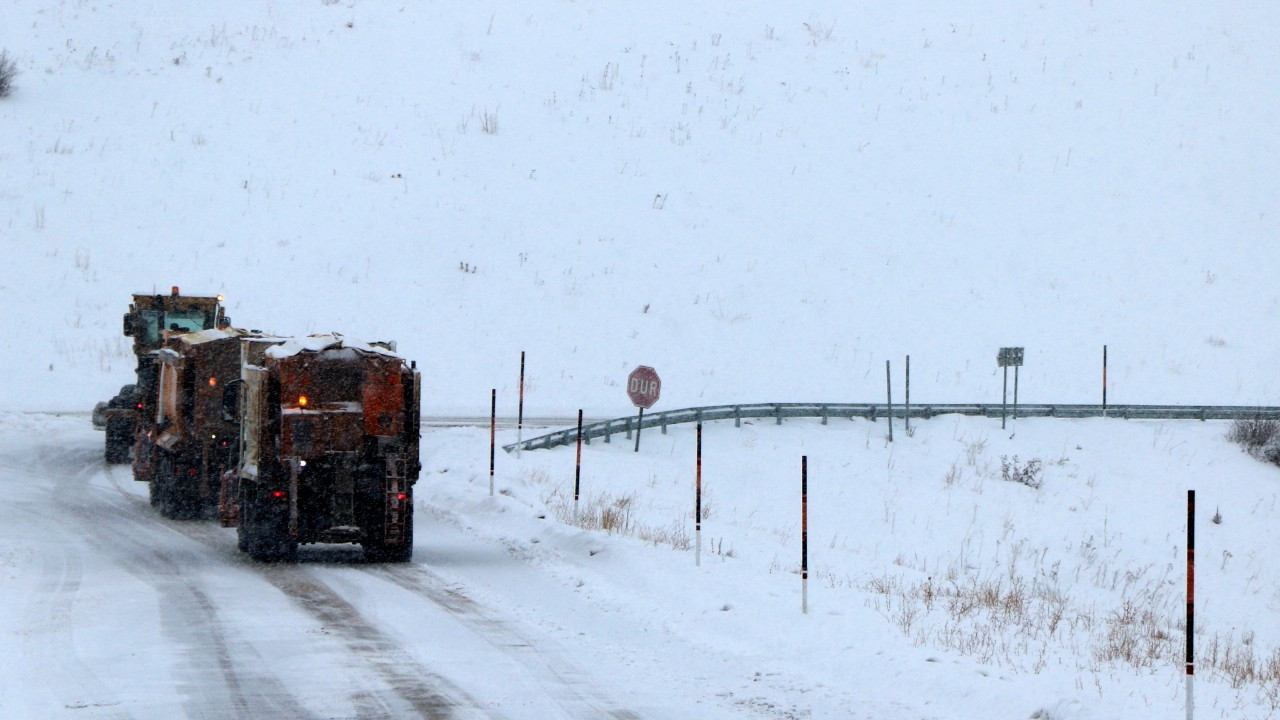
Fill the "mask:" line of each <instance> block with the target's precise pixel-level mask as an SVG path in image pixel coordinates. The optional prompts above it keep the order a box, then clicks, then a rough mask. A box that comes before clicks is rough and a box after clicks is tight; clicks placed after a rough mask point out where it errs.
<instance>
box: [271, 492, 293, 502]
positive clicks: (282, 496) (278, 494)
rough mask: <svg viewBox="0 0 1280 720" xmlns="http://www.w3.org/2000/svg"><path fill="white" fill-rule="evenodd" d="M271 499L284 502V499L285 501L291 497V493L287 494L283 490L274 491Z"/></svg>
mask: <svg viewBox="0 0 1280 720" xmlns="http://www.w3.org/2000/svg"><path fill="white" fill-rule="evenodd" d="M271 497H273V498H276V499H277V500H283V499H285V498H287V497H289V493H287V492H285V491H283V490H273V491H272V492H271Z"/></svg>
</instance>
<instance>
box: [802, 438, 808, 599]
mask: <svg viewBox="0 0 1280 720" xmlns="http://www.w3.org/2000/svg"><path fill="white" fill-rule="evenodd" d="M800 612H801V613H803V614H805V615H808V614H809V456H808V455H801V456H800Z"/></svg>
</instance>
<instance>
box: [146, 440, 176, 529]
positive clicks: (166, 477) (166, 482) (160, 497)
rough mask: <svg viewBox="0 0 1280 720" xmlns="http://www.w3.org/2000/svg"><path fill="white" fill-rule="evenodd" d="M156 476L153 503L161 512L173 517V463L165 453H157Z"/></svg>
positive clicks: (153, 484)
mask: <svg viewBox="0 0 1280 720" xmlns="http://www.w3.org/2000/svg"><path fill="white" fill-rule="evenodd" d="M155 468H156V473H155V477H154V478H153V479H152V480H151V504H152V505H155V507H156V509H157V510H159V511H160V514H161V515H163V516H165V517H173V464H172V463H171V462H169V458H168V456H167V455H165V454H164V453H156V458H155Z"/></svg>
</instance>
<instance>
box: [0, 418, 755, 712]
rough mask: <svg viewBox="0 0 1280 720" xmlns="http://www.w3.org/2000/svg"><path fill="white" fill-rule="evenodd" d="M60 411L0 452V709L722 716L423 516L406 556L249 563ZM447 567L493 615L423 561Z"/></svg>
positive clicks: (573, 605) (580, 607)
mask: <svg viewBox="0 0 1280 720" xmlns="http://www.w3.org/2000/svg"><path fill="white" fill-rule="evenodd" d="M74 422H78V420H76V419H69V418H53V417H38V418H35V419H32V420H31V421H30V427H29V428H27V429H28V430H29V431H30V432H29V433H25V435H26V436H25V437H23V438H16V437H13V436H10V437H9V440H10V442H6V443H5V445H4V447H3V449H2V450H0V493H2V494H3V496H4V497H5V498H6V502H5V504H4V505H3V509H2V510H0V514H2V515H3V516H4V522H3V523H2V524H0V543H2V546H3V550H2V551H0V552H2V553H3V554H0V573H3V575H2V576H0V577H2V578H3V582H4V584H5V586H6V588H5V590H4V592H3V594H4V596H5V600H6V602H5V606H6V612H5V613H4V617H3V625H4V630H5V631H6V633H8V634H10V636H11V637H19V638H21V642H20V643H19V645H18V646H17V647H13V648H11V651H10V652H7V653H6V658H7V660H6V662H5V667H4V668H3V673H0V684H2V686H3V692H2V693H0V715H4V716H7V717H12V716H15V715H13V713H14V712H25V711H28V710H30V709H38V710H39V711H40V714H41V715H43V716H46V717H59V716H63V717H143V718H145V717H245V718H248V717H291V718H292V717H299V718H305V717H317V718H337V717H362V718H370V717H410V716H417V717H432V718H473V717H479V718H510V719H512V720H516V719H518V718H557V717H561V718H582V719H584V720H585V719H586V718H639V717H645V718H650V717H697V716H704V717H724V716H731V715H732V714H733V713H732V712H731V711H730V710H728V709H726V708H715V709H710V708H708V709H707V710H706V711H705V712H703V713H701V714H700V713H699V711H698V710H697V709H696V708H688V707H678V706H677V705H676V703H675V701H672V704H670V705H668V704H666V702H665V701H664V697H666V695H665V694H664V693H661V692H656V691H654V690H655V688H659V687H662V686H663V685H665V684H667V682H668V681H667V678H664V677H661V673H662V672H664V669H665V668H664V661H663V659H662V658H656V659H646V660H641V658H640V657H639V655H640V654H643V653H644V649H642V648H636V647H629V645H630V643H628V642H625V641H624V638H626V637H628V636H627V635H626V633H623V634H621V635H618V636H617V637H614V638H611V637H610V633H609V631H608V630H607V628H608V627H609V625H610V623H609V622H608V619H607V618H602V617H599V615H600V613H599V612H598V611H595V610H593V609H591V608H590V607H588V606H587V605H586V604H585V603H583V602H582V600H581V598H579V597H576V596H575V595H574V594H573V593H570V592H567V591H565V590H564V589H563V588H562V587H561V586H559V585H558V584H556V583H554V582H547V581H546V580H545V579H542V578H540V577H538V574H537V573H536V572H534V571H532V570H530V569H529V568H528V567H527V566H526V565H525V564H524V563H522V562H521V561H520V560H519V559H518V558H517V557H515V556H513V554H512V553H510V552H508V551H507V550H506V549H504V548H503V547H501V546H495V545H493V544H491V543H485V542H483V541H480V540H477V539H474V538H471V537H469V536H468V535H467V534H466V533H465V532H464V529H463V528H460V527H457V526H455V525H453V524H451V523H449V522H447V521H443V522H442V521H440V518H434V517H432V513H431V512H430V511H429V510H427V511H426V512H422V513H421V515H420V517H419V520H418V540H417V544H418V547H419V555H418V559H417V561H416V562H415V563H413V564H411V565H403V566H371V565H366V564H364V562H363V560H362V556H361V553H360V552H359V549H358V548H357V547H356V546H350V547H349V548H348V547H343V546H334V547H328V546H326V547H304V548H303V551H302V553H301V561H300V562H299V563H298V564H296V565H261V564H257V563H254V562H252V561H250V560H249V559H248V558H247V557H245V556H243V555H241V554H240V553H239V552H237V550H236V543H235V534H234V531H231V530H227V529H223V528H220V527H218V526H217V525H216V524H215V523H212V522H208V521H204V522H177V521H171V520H166V519H164V518H161V517H160V516H159V515H158V514H157V513H156V512H154V511H153V510H152V508H151V507H150V506H149V504H148V502H147V499H146V494H145V490H146V488H145V486H144V485H137V484H134V482H133V480H132V477H131V475H130V473H129V468H128V467H127V466H104V465H103V463H102V459H101V449H100V442H101V436H100V434H95V433H93V432H92V431H86V430H83V429H81V428H80V427H78V426H75V425H73V424H72V423H74ZM85 427H87V424H86V425H85ZM462 564H465V565H467V566H468V567H471V568H478V569H479V571H478V572H477V573H476V576H477V578H478V580H479V582H480V584H481V587H480V589H481V590H482V591H483V592H486V593H500V594H501V595H503V596H504V597H505V598H506V600H505V602H506V603H510V606H507V605H504V608H507V609H506V610H504V611H499V610H496V609H494V608H492V607H487V606H486V605H484V604H482V603H480V602H478V601H477V600H475V599H474V598H473V597H471V595H470V594H469V589H468V587H467V586H465V585H464V584H461V583H459V582H457V581H456V579H454V580H447V579H445V578H444V577H442V575H441V574H438V573H437V572H435V571H433V570H432V569H431V568H432V567H433V566H437V565H438V566H441V567H442V568H445V569H448V568H449V567H450V566H453V568H454V569H456V568H457V566H458V565H462ZM485 582H488V583H490V585H489V586H488V587H484V583H485ZM512 607H514V608H521V607H523V608H526V609H527V614H526V615H525V616H524V617H515V616H512V615H511V612H512V611H511V610H510V608H512ZM548 607H551V608H553V611H552V612H550V613H546V612H544V610H545V609H546V608H548ZM567 616H572V617H574V618H575V624H576V625H577V626H578V628H579V630H575V631H573V632H568V631H566V630H565V629H564V627H563V626H562V625H561V621H562V620H563V618H565V617H567ZM584 628H590V630H591V631H590V633H587V632H586V630H585V629H584ZM588 635H590V637H589V638H588ZM663 644H664V645H665V643H663ZM664 654H666V653H664ZM615 673H623V675H622V677H624V678H625V679H624V680H622V681H619V680H617V677H619V676H618V675H616V674H615ZM681 695H683V693H678V694H676V695H675V696H674V697H680V696H681Z"/></svg>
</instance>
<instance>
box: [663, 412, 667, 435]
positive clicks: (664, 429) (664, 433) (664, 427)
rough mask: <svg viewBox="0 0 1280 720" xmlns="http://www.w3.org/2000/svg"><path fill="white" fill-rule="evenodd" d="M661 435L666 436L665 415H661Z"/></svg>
mask: <svg viewBox="0 0 1280 720" xmlns="http://www.w3.org/2000/svg"><path fill="white" fill-rule="evenodd" d="M662 434H663V435H666V434H667V414H666V413H662Z"/></svg>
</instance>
